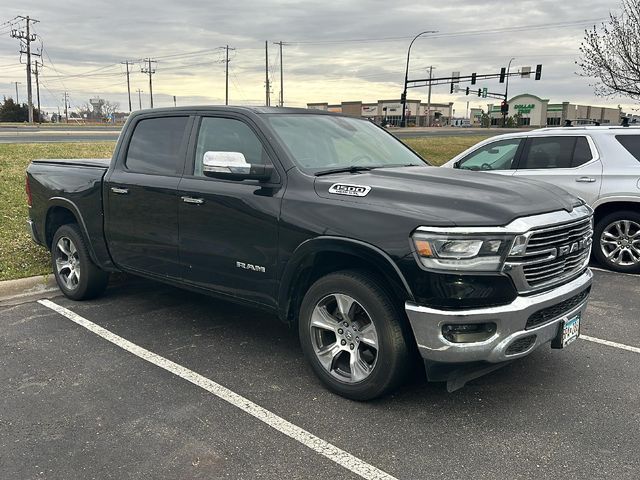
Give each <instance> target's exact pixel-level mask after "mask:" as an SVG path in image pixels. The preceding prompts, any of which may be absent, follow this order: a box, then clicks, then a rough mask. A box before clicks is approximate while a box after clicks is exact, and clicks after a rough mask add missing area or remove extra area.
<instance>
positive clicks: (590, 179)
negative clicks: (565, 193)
mask: <svg viewBox="0 0 640 480" xmlns="http://www.w3.org/2000/svg"><path fill="white" fill-rule="evenodd" d="M595 181H596V179H595V178H593V177H580V178H576V182H581V183H593V182H595Z"/></svg>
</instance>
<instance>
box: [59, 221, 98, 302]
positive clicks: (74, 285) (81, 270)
mask: <svg viewBox="0 0 640 480" xmlns="http://www.w3.org/2000/svg"><path fill="white" fill-rule="evenodd" d="M51 263H52V267H53V274H54V276H55V278H56V282H57V283H58V287H60V290H62V293H64V294H65V296H67V297H69V298H71V299H72V300H88V299H90V298H95V297H97V296H99V295H100V294H101V293H102V292H104V290H105V288H107V283H108V282H109V274H108V273H107V272H105V271H103V270H100V269H99V268H98V267H97V266H96V265H95V264H94V263H93V262H92V261H91V257H90V256H89V251H88V249H87V246H86V245H85V242H84V238H83V237H82V233H81V232H80V229H79V228H78V226H77V225H75V224H68V225H63V226H61V227H60V228H58V230H57V231H56V233H55V234H54V236H53V242H52V244H51Z"/></svg>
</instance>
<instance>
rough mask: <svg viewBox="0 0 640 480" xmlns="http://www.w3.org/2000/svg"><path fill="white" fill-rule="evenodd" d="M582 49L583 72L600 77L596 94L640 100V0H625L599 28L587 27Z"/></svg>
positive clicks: (580, 63) (581, 65)
mask: <svg viewBox="0 0 640 480" xmlns="http://www.w3.org/2000/svg"><path fill="white" fill-rule="evenodd" d="M580 52H581V56H582V58H581V60H580V61H579V62H576V64H577V65H578V67H580V69H581V70H582V71H581V72H580V73H579V75H581V76H584V77H594V78H596V79H597V80H598V81H597V83H596V84H594V85H592V86H593V87H594V89H595V94H596V95H598V96H605V97H608V96H614V95H622V96H627V97H630V98H633V99H634V100H638V101H640V2H639V1H638V0H622V9H621V12H620V13H619V14H614V13H609V20H608V21H607V22H604V23H602V25H601V26H600V27H599V28H598V27H596V26H595V25H594V27H593V29H591V30H585V36H584V40H583V41H582V44H581V45H580Z"/></svg>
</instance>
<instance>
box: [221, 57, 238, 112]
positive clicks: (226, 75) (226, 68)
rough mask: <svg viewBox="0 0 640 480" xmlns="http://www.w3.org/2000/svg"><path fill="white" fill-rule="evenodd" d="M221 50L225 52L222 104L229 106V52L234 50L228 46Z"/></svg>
mask: <svg viewBox="0 0 640 480" xmlns="http://www.w3.org/2000/svg"><path fill="white" fill-rule="evenodd" d="M222 48H224V49H225V51H226V56H225V61H224V104H225V105H229V50H235V48H229V45H227V46H226V47H222Z"/></svg>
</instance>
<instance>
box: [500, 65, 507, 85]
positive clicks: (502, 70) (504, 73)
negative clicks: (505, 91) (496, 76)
mask: <svg viewBox="0 0 640 480" xmlns="http://www.w3.org/2000/svg"><path fill="white" fill-rule="evenodd" d="M506 76H507V69H506V68H505V67H502V68H501V69H500V83H504V78H505V77H506Z"/></svg>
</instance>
